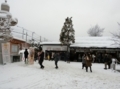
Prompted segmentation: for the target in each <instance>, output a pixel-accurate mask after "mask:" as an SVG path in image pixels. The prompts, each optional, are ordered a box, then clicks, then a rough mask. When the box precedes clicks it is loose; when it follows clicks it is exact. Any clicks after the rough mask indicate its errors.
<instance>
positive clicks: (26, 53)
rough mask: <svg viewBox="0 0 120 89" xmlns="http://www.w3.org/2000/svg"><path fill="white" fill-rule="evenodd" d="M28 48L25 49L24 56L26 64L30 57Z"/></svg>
mask: <svg viewBox="0 0 120 89" xmlns="http://www.w3.org/2000/svg"><path fill="white" fill-rule="evenodd" d="M28 54H29V53H28V50H27V49H25V51H24V58H25V64H26V61H27V59H28Z"/></svg>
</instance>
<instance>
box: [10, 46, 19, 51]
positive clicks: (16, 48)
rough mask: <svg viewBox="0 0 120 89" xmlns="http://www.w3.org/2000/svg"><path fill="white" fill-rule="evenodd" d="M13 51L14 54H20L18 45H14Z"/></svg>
mask: <svg viewBox="0 0 120 89" xmlns="http://www.w3.org/2000/svg"><path fill="white" fill-rule="evenodd" d="M11 51H12V53H16V52H18V45H12V48H11Z"/></svg>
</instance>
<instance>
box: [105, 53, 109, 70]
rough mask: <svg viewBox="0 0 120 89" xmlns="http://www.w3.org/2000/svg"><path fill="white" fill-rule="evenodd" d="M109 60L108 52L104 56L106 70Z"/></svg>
mask: <svg viewBox="0 0 120 89" xmlns="http://www.w3.org/2000/svg"><path fill="white" fill-rule="evenodd" d="M108 61H109V57H108V54H105V56H104V62H105V68H104V69H105V70H106V69H107V65H108Z"/></svg>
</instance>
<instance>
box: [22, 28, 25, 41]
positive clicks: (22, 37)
mask: <svg viewBox="0 0 120 89" xmlns="http://www.w3.org/2000/svg"><path fill="white" fill-rule="evenodd" d="M22 29H23V34H22V39H24V30H25V29H24V28H22Z"/></svg>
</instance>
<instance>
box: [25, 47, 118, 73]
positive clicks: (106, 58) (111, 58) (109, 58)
mask: <svg viewBox="0 0 120 89" xmlns="http://www.w3.org/2000/svg"><path fill="white" fill-rule="evenodd" d="M28 54H29V53H28V51H27V49H25V52H24V55H25V56H24V57H25V63H26V59H27V58H28ZM44 56H45V53H44V52H43V51H42V49H41V50H38V51H35V54H34V60H35V61H36V60H38V63H39V65H40V68H41V69H43V68H44V66H43V61H44V59H45V58H44ZM46 58H47V59H49V60H54V61H55V68H56V69H58V61H59V60H60V59H62V58H63V59H64V61H67V62H68V63H70V53H69V52H66V53H65V52H64V55H62V56H61V53H60V52H57V51H56V52H52V54H51V56H49V55H47V56H46ZM81 59H82V60H81V61H82V69H84V67H85V69H86V72H88V68H89V69H90V72H92V63H94V62H95V61H96V60H97V61H98V62H100V59H99V58H98V56H96V55H95V54H91V53H84V54H83V55H82V58H81ZM102 60H103V62H104V69H105V70H107V69H112V70H114V71H115V69H116V63H117V62H119V61H118V60H117V59H116V57H115V55H110V54H107V53H105V54H104V55H103V57H102Z"/></svg>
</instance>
